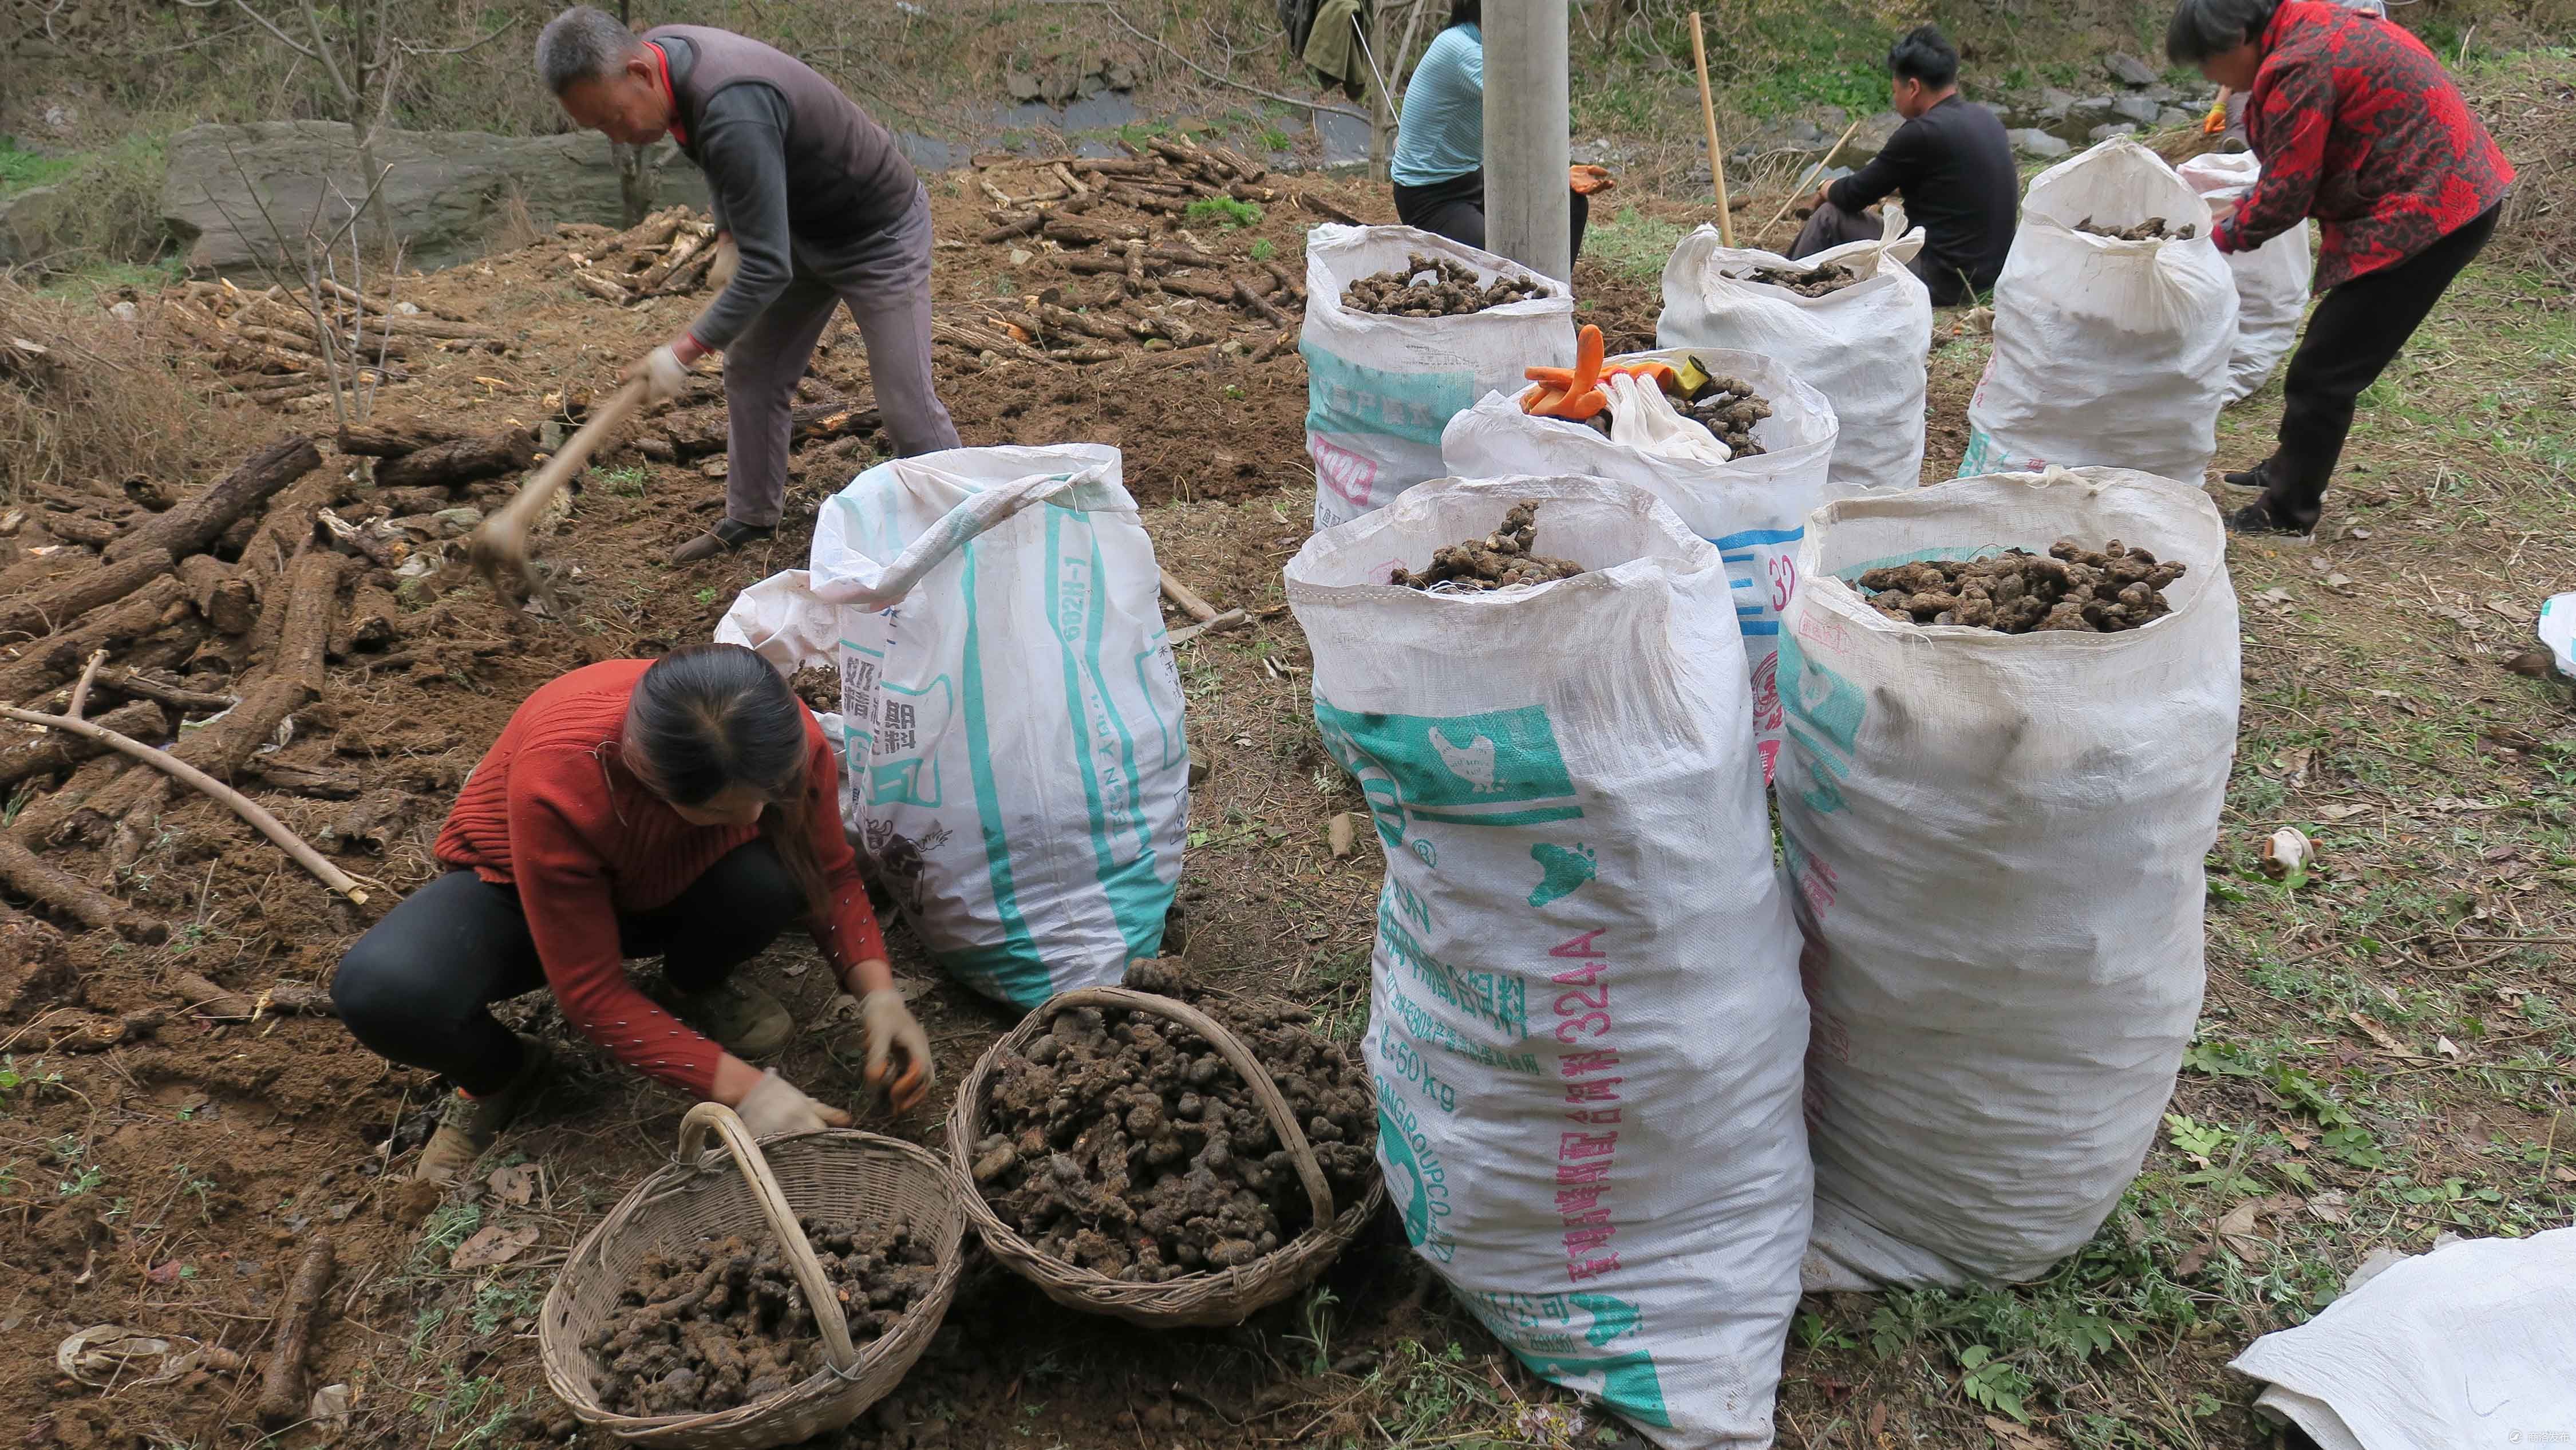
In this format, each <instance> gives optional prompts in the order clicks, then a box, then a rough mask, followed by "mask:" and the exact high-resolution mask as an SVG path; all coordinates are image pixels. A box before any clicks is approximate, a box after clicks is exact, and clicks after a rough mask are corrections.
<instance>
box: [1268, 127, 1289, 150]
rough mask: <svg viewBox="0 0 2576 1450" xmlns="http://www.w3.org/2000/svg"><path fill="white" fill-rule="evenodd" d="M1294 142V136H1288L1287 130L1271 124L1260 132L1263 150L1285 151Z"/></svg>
mask: <svg viewBox="0 0 2576 1450" xmlns="http://www.w3.org/2000/svg"><path fill="white" fill-rule="evenodd" d="M1295 144H1296V138H1295V137H1293V136H1290V135H1289V134H1288V133H1287V132H1285V131H1282V130H1280V129H1279V128H1278V127H1276V126H1272V127H1270V128H1268V129H1267V130H1264V131H1263V132H1262V133H1261V149H1262V150H1264V151H1285V150H1287V149H1288V148H1289V147H1290V146H1293V145H1295Z"/></svg>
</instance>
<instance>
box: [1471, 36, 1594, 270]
mask: <svg viewBox="0 0 2576 1450" xmlns="http://www.w3.org/2000/svg"><path fill="white" fill-rule="evenodd" d="M1565 17H1566V7H1565V6H1563V5H1555V4H1536V5H1533V4H1503V5H1496V6H1494V7H1492V9H1490V10H1488V11H1487V12H1486V14H1485V20H1484V30H1485V247H1486V249H1487V250H1488V251H1492V252H1498V253H1500V254H1501V255H1503V256H1506V257H1509V258H1511V259H1512V260H1513V261H1515V262H1518V263H1520V264H1521V265H1522V266H1524V267H1527V268H1529V269H1530V270H1532V271H1534V272H1543V273H1545V274H1546V275H1548V276H1550V277H1554V278H1556V279H1557V280H1558V281H1570V280H1572V279H1573V276H1574V235H1573V217H1572V215H1571V202H1572V193H1571V191H1570V190H1569V189H1568V187H1567V185H1566V160H1567V145H1566V129H1567V119H1568V117H1569V116H1570V115H1571V114H1572V97H1571V95H1570V93H1569V86H1568V82H1567V79H1566V69H1565Z"/></svg>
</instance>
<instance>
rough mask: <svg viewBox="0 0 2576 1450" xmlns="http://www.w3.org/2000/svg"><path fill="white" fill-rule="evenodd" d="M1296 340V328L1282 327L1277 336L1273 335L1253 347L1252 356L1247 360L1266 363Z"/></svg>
mask: <svg viewBox="0 0 2576 1450" xmlns="http://www.w3.org/2000/svg"><path fill="white" fill-rule="evenodd" d="M1296 341H1297V329H1295V328H1293V327H1291V328H1286V329H1283V330H1282V331H1281V332H1280V334H1279V335H1278V336H1277V337H1274V338H1272V339H1270V340H1269V341H1268V342H1265V343H1263V344H1262V345H1261V346H1259V347H1257V348H1254V349H1253V350H1252V356H1251V357H1250V358H1249V359H1247V361H1250V362H1256V363H1266V362H1268V361H1270V360H1271V359H1272V358H1274V357H1277V356H1278V355H1279V354H1281V353H1283V352H1286V351H1287V350H1288V349H1289V348H1290V347H1292V346H1294V345H1295V344H1296Z"/></svg>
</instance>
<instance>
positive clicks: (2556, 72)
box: [2468, 54, 2576, 306]
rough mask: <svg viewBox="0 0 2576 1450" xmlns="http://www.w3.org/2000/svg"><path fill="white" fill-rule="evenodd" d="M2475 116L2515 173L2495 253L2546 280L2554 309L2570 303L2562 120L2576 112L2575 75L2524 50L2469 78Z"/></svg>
mask: <svg viewBox="0 0 2576 1450" xmlns="http://www.w3.org/2000/svg"><path fill="white" fill-rule="evenodd" d="M2468 89H2469V90H2470V92H2471V93H2472V95H2473V96H2474V98H2475V104H2476V106H2477V109H2478V113H2479V115H2480V116H2481V117H2483V118H2484V119H2485V121H2486V123H2487V127H2488V129H2489V130H2491V131H2493V132H2494V133H2495V138H2496V143H2497V144H2498V145H2500V146H2502V147H2503V148H2504V149H2505V153H2506V154H2507V155H2509V156H2511V157H2512V158H2513V164H2514V169H2515V170H2516V171H2517V172H2519V173H2520V179H2519V180H2518V181H2516V182H2515V184H2514V189H2513V195H2512V196H2511V197H2509V198H2507V199H2506V201H2505V209H2504V218H2503V222H2502V225H2501V226H2500V227H2499V228H2498V230H2497V232H2496V241H2495V250H2496V253H2497V254H2498V255H2499V256H2500V257H2503V258H2506V259H2510V260H2512V261H2514V262H2517V263H2520V264H2522V265H2524V266H2528V267H2530V268H2532V269H2533V270H2535V271H2537V272H2539V273H2540V274H2541V275H2542V276H2543V277H2544V278H2546V279H2548V280H2549V281H2550V282H2551V283H2552V284H2553V287H2552V290H2551V292H2550V294H2549V296H2550V299H2551V300H2552V301H2554V302H2555V303H2556V304H2557V305H2559V306H2566V305H2569V304H2570V303H2571V302H2576V203H2571V202H2570V201H2569V188H2570V187H2571V186H2576V135H2571V134H2569V132H2568V129H2567V117H2568V115H2569V114H2570V112H2571V111H2576V79H2571V78H2570V75H2569V71H2568V66H2567V64H2566V62H2565V61H2564V60H2561V59H2553V58H2551V57H2548V56H2546V55H2541V54H2532V55H2526V56H2522V57H2519V58H2517V59H2515V60H2513V61H2509V62H2506V63H2505V64H2503V65H2501V66H2499V67H2497V74H2495V75H2493V76H2491V77H2480V78H2476V79H2473V80H2471V81H2470V83H2469V85H2468Z"/></svg>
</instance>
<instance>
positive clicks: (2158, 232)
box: [2075, 216, 2200, 242]
mask: <svg viewBox="0 0 2576 1450" xmlns="http://www.w3.org/2000/svg"><path fill="white" fill-rule="evenodd" d="M2075 229H2076V230H2077V231H2079V232H2083V233H2086V234H2087V235H2090V236H2096V237H2110V238H2112V239H2113V240H2115V241H2122V242H2187V241H2190V240H2191V239H2192V238H2194V237H2196V236H2199V235H2200V224H2199V223H2198V222H2184V223H2183V224H2181V225H2180V226H2176V227H2167V226H2166V225H2165V219H2164V218H2163V217H2160V216H2151V217H2149V218H2147V219H2146V220H2145V221H2142V222H2139V223H2138V224H2137V225H2135V226H2127V227H2106V226H2103V225H2101V224H2100V223H2098V222H2096V221H2094V220H2093V219H2092V218H2091V217H2086V218H2085V219H2084V220H2082V221H2080V222H2077V223H2076V224H2075Z"/></svg>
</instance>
